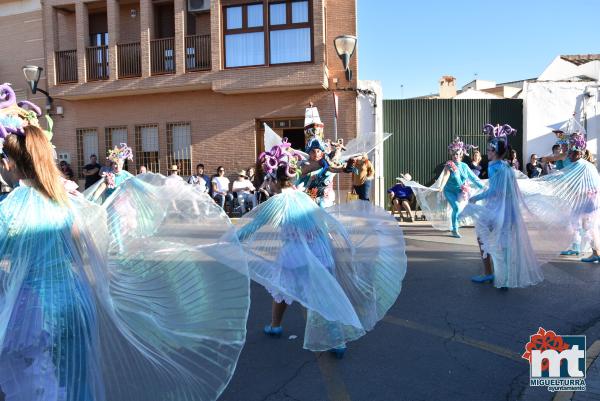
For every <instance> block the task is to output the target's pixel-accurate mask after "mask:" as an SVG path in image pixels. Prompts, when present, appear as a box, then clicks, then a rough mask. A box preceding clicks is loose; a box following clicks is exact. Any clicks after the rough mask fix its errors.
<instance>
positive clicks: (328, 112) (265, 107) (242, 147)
mask: <svg viewBox="0 0 600 401" xmlns="http://www.w3.org/2000/svg"><path fill="white" fill-rule="evenodd" d="M311 101H312V102H314V103H315V105H316V106H317V107H318V108H319V112H320V115H321V118H322V119H323V122H324V123H325V125H326V126H325V137H326V138H333V109H334V107H333V100H332V96H331V93H330V92H327V91H295V92H279V93H264V94H241V95H222V94H217V93H214V92H211V91H196V92H182V93H172V94H161V95H160V96H156V95H143V96H132V97H119V98H111V99H96V100H84V101H60V104H61V105H62V106H63V107H64V117H63V118H56V119H55V129H54V132H55V134H54V144H55V146H56V148H57V149H56V150H57V152H58V153H63V152H68V153H70V155H71V160H72V165H73V167H74V169H75V170H77V168H78V167H81V165H83V164H84V162H87V161H81V160H77V141H75V140H74V138H75V132H76V129H77V128H97V131H98V137H99V149H100V153H102V151H103V150H104V149H105V144H104V128H105V127H111V126H119V125H126V126H127V127H128V138H129V144H130V145H133V144H134V128H135V125H141V124H152V123H156V124H159V137H160V144H161V152H160V153H161V164H162V165H163V166H164V167H163V168H164V169H166V164H167V162H166V156H167V155H166V139H165V137H166V135H165V132H166V124H167V123H168V122H190V123H191V128H192V147H193V151H192V163H193V164H196V163H199V162H202V163H204V164H205V166H206V169H207V171H208V172H213V171H214V170H215V169H216V167H217V166H219V165H223V166H225V168H226V170H227V171H228V172H229V173H231V174H232V177H233V176H235V171H237V170H239V169H242V168H248V166H250V165H252V164H254V163H255V162H256V157H257V154H256V137H257V135H256V121H257V120H260V119H269V118H293V117H297V118H301V119H302V118H303V117H304V109H305V107H306V105H307V104H308V103H309V102H311ZM107 110H110V113H108V114H107ZM356 113H357V110H356V95H355V94H354V93H353V92H344V93H340V113H339V118H338V136H339V137H340V138H344V139H345V140H346V141H347V140H349V139H351V138H354V137H356V131H357V123H356V121H357V117H356ZM132 168H133V166H132ZM162 173H166V171H162ZM345 178H347V177H345ZM345 178H344V179H343V180H342V182H343V183H344V185H345V187H346V188H348V181H347V180H346V179H345ZM344 198H345V196H344Z"/></svg>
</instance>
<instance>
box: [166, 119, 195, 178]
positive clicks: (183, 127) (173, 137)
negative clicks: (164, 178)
mask: <svg viewBox="0 0 600 401" xmlns="http://www.w3.org/2000/svg"><path fill="white" fill-rule="evenodd" d="M167 151H168V156H167V158H168V160H167V161H168V163H169V166H171V165H176V166H177V167H178V168H179V174H180V175H182V176H187V175H191V174H192V127H191V124H190V123H188V122H183V123H168V124H167Z"/></svg>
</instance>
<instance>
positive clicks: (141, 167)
mask: <svg viewBox="0 0 600 401" xmlns="http://www.w3.org/2000/svg"><path fill="white" fill-rule="evenodd" d="M147 172H148V169H147V168H146V166H140V169H139V171H138V175H140V174H146V173H147Z"/></svg>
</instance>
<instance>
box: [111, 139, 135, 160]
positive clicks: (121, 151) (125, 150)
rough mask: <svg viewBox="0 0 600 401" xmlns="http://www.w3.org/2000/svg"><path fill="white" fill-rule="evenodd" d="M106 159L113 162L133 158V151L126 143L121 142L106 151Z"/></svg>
mask: <svg viewBox="0 0 600 401" xmlns="http://www.w3.org/2000/svg"><path fill="white" fill-rule="evenodd" d="M107 159H108V160H110V161H112V162H114V163H118V162H119V161H125V160H133V151H132V150H131V148H130V147H129V146H127V144H126V143H122V144H121V146H115V147H114V149H111V150H109V151H108V157H107Z"/></svg>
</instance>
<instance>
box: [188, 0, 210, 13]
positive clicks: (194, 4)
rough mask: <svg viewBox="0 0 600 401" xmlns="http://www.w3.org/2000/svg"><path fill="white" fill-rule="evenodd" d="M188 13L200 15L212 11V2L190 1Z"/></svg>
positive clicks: (205, 0) (203, 0) (204, 0)
mask: <svg viewBox="0 0 600 401" xmlns="http://www.w3.org/2000/svg"><path fill="white" fill-rule="evenodd" d="M187 4H188V11H189V12H191V13H200V12H203V11H209V10H210V0H188V3H187Z"/></svg>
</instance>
